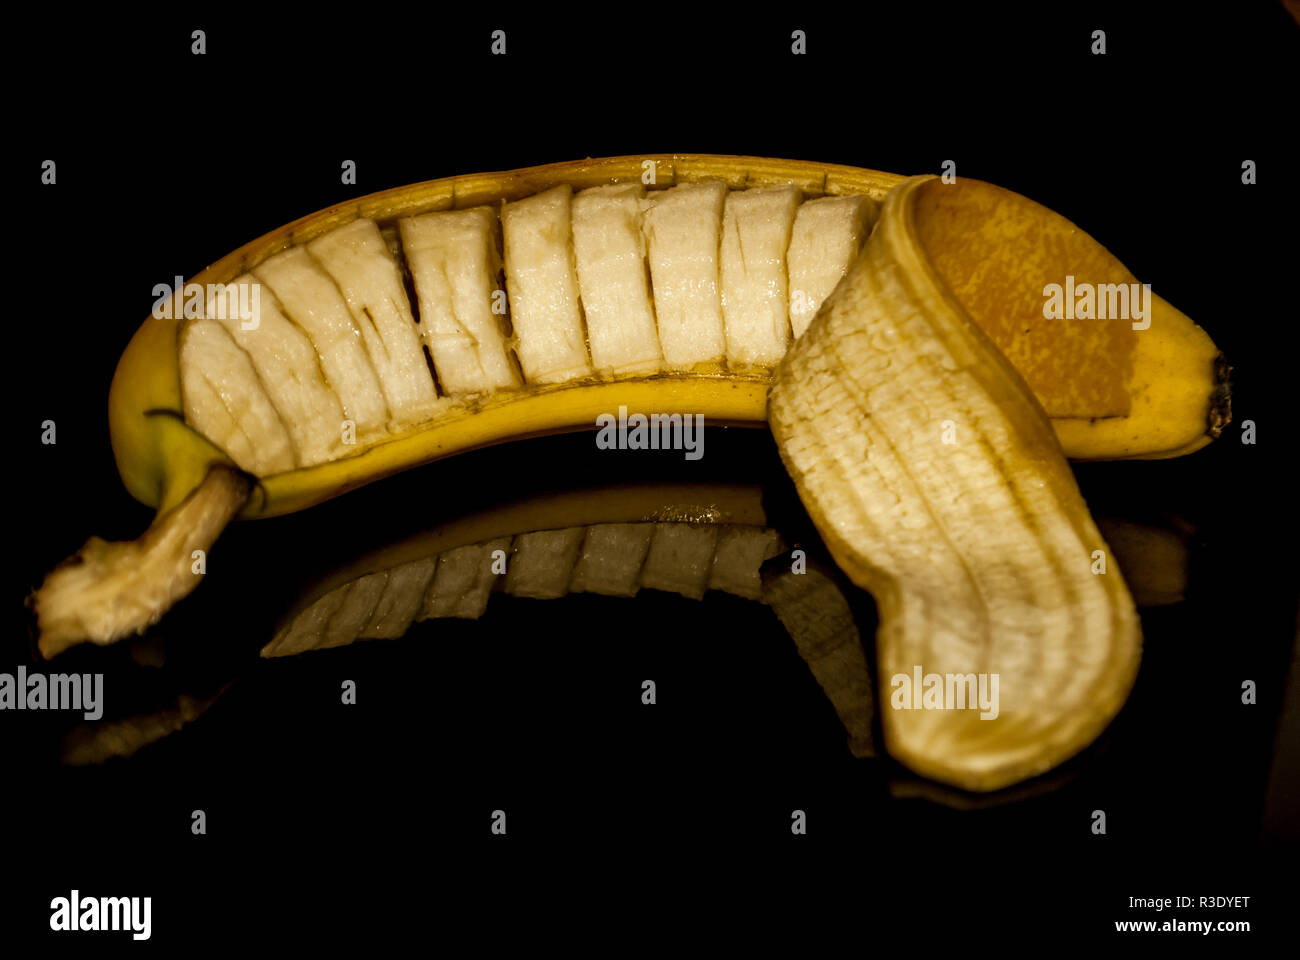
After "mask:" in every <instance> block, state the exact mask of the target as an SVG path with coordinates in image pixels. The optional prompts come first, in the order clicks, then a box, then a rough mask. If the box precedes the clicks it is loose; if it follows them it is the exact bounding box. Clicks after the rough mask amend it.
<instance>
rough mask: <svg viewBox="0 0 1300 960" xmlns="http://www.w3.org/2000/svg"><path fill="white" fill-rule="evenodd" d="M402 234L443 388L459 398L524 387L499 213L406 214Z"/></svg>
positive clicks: (476, 209) (422, 331) (423, 327)
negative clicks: (510, 333) (502, 280)
mask: <svg viewBox="0 0 1300 960" xmlns="http://www.w3.org/2000/svg"><path fill="white" fill-rule="evenodd" d="M400 229H401V236H402V249H403V251H404V252H405V255H406V262H407V265H408V267H409V268H410V271H411V277H412V279H413V281H414V283H415V290H416V296H417V298H418V307H419V311H420V335H421V337H422V338H423V339H424V345H425V346H426V347H428V348H429V354H430V355H431V356H432V357H433V366H434V369H435V370H436V371H437V374H438V384H439V385H440V386H441V387H442V389H443V391H444V392H446V393H447V394H448V395H449V396H456V395H458V394H473V393H491V392H492V391H493V390H504V389H508V388H511V387H517V386H519V384H520V382H521V381H520V378H519V372H518V371H517V370H516V369H515V364H514V360H513V357H512V355H511V353H510V350H509V346H508V344H507V342H506V336H505V332H504V330H503V321H504V319H505V316H506V303H505V296H504V288H503V287H499V286H498V278H499V277H500V275H501V269H502V263H501V255H500V253H499V252H498V247H497V215H496V211H494V210H493V209H492V208H491V207H473V208H471V209H469V210H443V211H439V212H438V213H428V214H424V215H423V216H419V217H407V218H405V219H403V220H401V221H400ZM498 290H500V291H501V295H500V296H498V293H497V291H498Z"/></svg>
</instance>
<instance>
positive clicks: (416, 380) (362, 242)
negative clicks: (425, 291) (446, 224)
mask: <svg viewBox="0 0 1300 960" xmlns="http://www.w3.org/2000/svg"><path fill="white" fill-rule="evenodd" d="M307 251H308V252H309V253H310V254H311V255H312V256H313V257H315V258H316V260H317V261H318V262H319V263H320V265H321V266H322V267H324V268H325V271H326V272H327V273H328V274H329V275H330V276H331V277H333V278H334V280H335V282H336V283H337V284H338V286H339V290H341V291H342V292H343V298H344V299H345V300H346V301H347V304H348V309H350V310H351V311H352V319H353V320H354V321H356V324H357V326H358V327H359V328H360V329H361V335H362V339H363V340H364V341H365V344H366V350H367V352H368V353H369V355H370V362H371V363H372V364H373V365H374V368H375V373H376V374H378V376H379V385H380V387H382V388H383V391H384V397H385V399H386V400H387V401H388V412H389V414H390V415H391V417H392V423H393V425H394V426H401V425H408V424H418V423H424V422H425V421H427V420H431V419H432V418H433V417H434V415H435V414H437V412H438V410H439V407H440V404H439V400H438V391H437V390H436V388H435V387H434V384H433V377H432V376H431V375H430V373H429V366H428V363H427V362H426V361H425V359H424V350H423V348H422V347H421V345H420V335H419V333H418V332H417V331H416V328H415V317H413V316H412V315H411V306H410V304H409V303H408V302H407V299H406V289H405V287H403V285H402V272H401V270H400V269H399V267H398V266H397V261H396V260H394V259H393V254H392V252H391V251H390V250H389V249H388V244H387V243H385V242H384V238H383V236H382V235H381V234H380V232H379V227H378V226H376V224H375V222H374V221H373V220H366V219H361V220H354V221H353V222H352V223H349V224H347V225H345V226H342V227H338V228H336V229H334V230H331V231H330V232H329V233H327V234H325V235H324V236H321V237H317V238H316V239H315V240H313V241H311V242H310V243H308V244H307Z"/></svg>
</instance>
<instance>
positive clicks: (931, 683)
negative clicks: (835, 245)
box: [769, 177, 1141, 792]
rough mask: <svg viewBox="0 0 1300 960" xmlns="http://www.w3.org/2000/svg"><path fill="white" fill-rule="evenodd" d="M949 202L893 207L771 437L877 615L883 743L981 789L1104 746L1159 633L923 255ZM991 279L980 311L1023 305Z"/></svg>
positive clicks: (1044, 436) (831, 309)
mask: <svg viewBox="0 0 1300 960" xmlns="http://www.w3.org/2000/svg"><path fill="white" fill-rule="evenodd" d="M946 189H947V185H945V184H942V183H940V182H939V181H938V180H937V179H936V178H926V177H919V178H914V179H912V180H908V181H906V182H905V183H903V184H901V185H900V186H899V187H897V188H896V189H895V190H894V191H893V192H892V193H891V194H890V196H889V198H888V199H887V200H886V201H885V209H884V211H883V213H882V214H881V219H880V223H879V225H878V226H877V228H876V230H875V232H874V233H873V234H872V236H871V239H870V240H869V241H868V242H867V245H866V248H865V250H864V252H863V254H862V256H861V257H860V258H859V259H858V260H857V261H856V263H855V264H854V265H853V267H852V269H851V270H850V271H849V273H848V275H847V276H846V277H845V279H844V280H843V281H842V282H841V283H840V285H839V286H837V287H836V289H835V292H834V293H833V294H832V295H831V297H830V299H829V300H828V301H827V302H826V304H825V305H824V307H823V309H822V310H821V312H819V313H818V315H817V316H816V318H815V319H814V320H813V322H812V325H811V326H810V327H809V328H808V330H807V332H806V333H805V334H804V336H803V337H801V338H800V339H799V340H798V342H797V343H796V344H795V345H794V347H793V348H792V349H791V350H790V352H789V353H788V354H787V356H786V357H785V359H784V360H783V361H782V363H781V367H780V369H779V370H778V372H777V375H776V380H775V383H774V384H773V387H772V391H771V397H770V406H769V422H770V424H771V428H772V432H773V435H774V436H775V438H776V441H777V446H778V449H779V450H780V453H781V458H782V460H783V461H784V462H785V464H786V468H787V469H788V470H789V472H790V475H791V477H792V478H793V479H794V482H795V486H796V488H797V489H798V491H799V494H800V497H801V499H802V500H803V502H804V506H805V507H806V508H807V509H808V513H809V515H810V516H811V518H812V520H813V522H814V524H815V525H816V527H817V529H818V531H819V532H820V533H821V535H822V538H823V540H824V541H825V542H826V545H827V547H828V548H829V549H830V551H831V554H832V556H833V557H834V558H835V560H836V562H837V564H838V565H839V566H840V568H841V569H842V570H844V571H845V573H846V574H847V575H848V576H849V578H850V579H852V580H853V582H854V583H856V584H858V585H859V586H861V587H862V588H864V589H866V590H869V591H870V592H871V593H872V594H873V595H874V596H875V598H876V601H877V604H878V606H879V610H880V627H879V630H878V633H877V640H876V644H877V664H878V668H879V673H880V690H881V701H882V703H888V704H889V705H890V708H889V709H884V708H883V707H882V714H883V732H884V739H885V748H886V749H887V750H888V752H889V753H890V754H891V755H892V756H894V757H895V758H897V759H899V760H900V761H901V762H902V763H903V764H904V765H906V766H908V767H909V768H910V769H912V770H914V771H916V772H917V773H920V774H922V775H924V776H926V777H929V778H931V779H934V780H938V781H941V782H944V783H949V784H952V785H954V786H958V787H962V788H963V789H966V790H970V791H974V792H985V791H992V790H997V789H1001V788H1003V787H1006V786H1009V785H1011V784H1014V783H1017V782H1019V781H1022V780H1026V779H1029V778H1030V777H1033V776H1035V775H1037V774H1040V773H1042V772H1044V771H1046V770H1048V769H1050V768H1052V767H1054V766H1056V765H1057V764H1059V763H1061V762H1063V761H1064V760H1066V759H1068V758H1069V757H1071V756H1073V755H1074V754H1075V753H1077V752H1078V751H1079V750H1081V749H1082V748H1083V747H1084V746H1086V745H1087V744H1088V743H1090V742H1091V741H1092V740H1093V739H1094V738H1095V737H1096V736H1097V735H1098V734H1099V733H1100V732H1101V730H1102V729H1103V728H1104V727H1105V726H1106V725H1107V724H1108V723H1109V721H1110V720H1111V718H1112V717H1114V715H1115V714H1116V713H1117V712H1118V710H1119V708H1120V707H1121V706H1122V705H1123V704H1124V702H1125V700H1126V698H1127V696H1128V692H1129V689H1130V688H1131V686H1132V684H1133V681H1134V679H1135V677H1136V675H1137V668H1138V661H1139V657H1140V649H1141V631H1140V628H1139V624H1138V619H1137V614H1136V610H1135V608H1134V604H1133V600H1132V598H1131V596H1130V595H1129V592H1128V589H1127V588H1126V586H1125V584H1124V580H1123V577H1122V575H1121V574H1120V572H1119V570H1118V568H1117V567H1114V566H1112V567H1110V568H1107V571H1106V572H1105V573H1104V574H1103V575H1097V572H1096V568H1095V563H1096V560H1097V558H1098V557H1099V556H1102V557H1104V556H1105V555H1107V554H1108V553H1109V550H1108V548H1107V546H1106V544H1105V542H1104V541H1103V540H1102V538H1101V535H1100V534H1099V533H1098V532H1097V528H1096V526H1095V524H1094V523H1093V520H1092V518H1091V516H1090V515H1089V513H1088V510H1087V507H1086V505H1085V504H1084V502H1083V498H1082V497H1081V496H1080V494H1079V488H1078V486H1077V484H1076V483H1075V480H1074V476H1073V474H1072V473H1071V472H1070V469H1069V465H1068V464H1067V463H1066V460H1065V458H1064V456H1063V455H1062V452H1061V447H1060V444H1059V442H1058V441H1057V439H1056V437H1055V436H1054V435H1053V432H1052V429H1051V424H1050V422H1049V421H1048V419H1047V417H1046V416H1045V414H1044V411H1043V407H1042V405H1041V404H1040V402H1039V401H1038V400H1036V398H1035V396H1034V394H1033V393H1032V392H1030V390H1029V388H1028V386H1027V385H1026V383H1025V380H1024V379H1023V378H1022V377H1021V376H1020V375H1019V374H1018V373H1017V372H1016V370H1015V368H1013V367H1012V366H1011V364H1010V362H1009V361H1008V359H1007V358H1006V357H1005V356H1004V355H1003V354H1002V353H1001V352H1000V351H999V350H998V348H997V347H996V346H995V344H994V343H993V341H992V340H991V339H990V337H989V336H988V335H987V334H985V333H984V332H982V331H981V329H980V327H979V326H977V325H976V323H975V322H974V321H973V319H972V317H971V314H970V313H969V312H968V310H967V308H966V307H965V306H964V305H963V302H962V301H961V300H959V299H958V298H957V297H955V296H954V294H953V292H952V289H951V287H950V286H949V285H948V283H947V281H946V280H945V273H944V272H943V271H937V270H934V269H932V268H931V267H930V265H929V264H928V262H927V261H928V252H927V247H926V244H927V240H929V239H932V238H929V237H927V234H926V231H925V230H924V229H922V228H920V227H919V226H918V224H919V222H920V220H921V219H922V215H921V214H920V213H919V211H920V210H922V209H924V208H925V204H926V197H927V195H933V194H935V193H936V191H937V192H938V193H939V194H943V191H944V190H946ZM979 282H980V283H981V285H982V291H983V294H982V296H981V297H977V298H975V299H974V300H973V302H974V303H975V304H976V306H977V308H978V309H980V310H983V311H986V312H987V313H988V314H989V315H991V316H997V315H1000V313H1001V312H1002V311H1003V310H1004V309H1005V310H1010V309H1012V306H1011V305H1010V304H1007V305H1005V306H1004V303H1003V302H1002V299H999V298H1011V297H1014V296H1015V295H1016V288H1015V287H1014V286H1008V285H1005V284H1003V283H1002V280H1001V278H1000V277H998V276H996V275H995V274H991V273H990V274H984V275H981V276H980V280H979ZM990 297H991V298H993V299H987V298H990ZM976 683H978V687H979V698H980V702H979V705H978V707H974V705H973V703H972V701H973V700H974V698H975V695H976V690H975V684H976ZM986 694H989V697H988V702H987V703H986V702H985V697H986Z"/></svg>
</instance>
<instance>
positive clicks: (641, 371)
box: [573, 183, 663, 377]
mask: <svg viewBox="0 0 1300 960" xmlns="http://www.w3.org/2000/svg"><path fill="white" fill-rule="evenodd" d="M644 197H645V188H644V187H642V186H641V185H640V184H627V183H619V184H612V185H609V186H600V187H591V188H589V189H587V190H583V191H582V192H581V193H579V194H578V195H577V196H575V197H574V198H573V250H574V256H575V259H576V261H577V265H578V288H579V290H580V291H581V295H582V309H583V312H584V315H585V317H586V322H587V341H588V343H589V345H590V347H591V364H592V367H593V368H594V369H595V371H596V373H597V374H598V375H600V376H603V377H618V376H638V375H648V374H652V373H658V372H659V370H660V369H662V367H663V353H662V351H661V350H660V348H659V334H658V331H657V330H656V328H655V313H654V306H653V305H652V304H651V302H650V287H649V283H648V282H647V276H646V260H645V239H644V237H643V235H642V227H641V220H642V214H643V212H644V205H645V200H644Z"/></svg>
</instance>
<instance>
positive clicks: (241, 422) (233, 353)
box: [181, 320, 295, 476]
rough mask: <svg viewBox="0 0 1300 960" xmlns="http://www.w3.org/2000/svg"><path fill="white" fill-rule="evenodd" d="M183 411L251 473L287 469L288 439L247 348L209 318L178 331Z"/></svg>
mask: <svg viewBox="0 0 1300 960" xmlns="http://www.w3.org/2000/svg"><path fill="white" fill-rule="evenodd" d="M181 393H182V394H183V395H184V400H185V417H186V419H187V420H189V421H190V422H191V423H192V424H194V427H195V429H197V430H198V431H199V432H201V433H202V434H203V435H204V436H205V437H208V438H210V439H211V440H212V442H213V443H215V444H217V446H219V447H221V449H223V450H225V451H226V453H228V454H229V455H230V458H231V459H232V460H234V461H235V463H237V464H238V465H239V467H240V468H241V469H243V470H247V471H248V472H249V473H252V474H256V475H257V476H266V475H267V474H272V473H280V472H281V471H284V470H292V469H293V468H294V466H295V457H294V453H293V443H292V441H290V439H289V431H288V430H286V429H285V426H284V423H283V422H282V421H281V420H280V415H279V414H278V413H277V412H276V409H275V404H274V403H272V402H271V398H270V397H269V396H268V395H267V393H266V389H265V388H264V387H263V385H262V381H261V380H259V379H258V376H257V371H256V370H255V369H254V368H253V362H252V360H250V359H249V357H248V354H247V353H245V352H244V351H243V350H240V349H239V345H238V344H237V343H235V341H234V339H233V338H232V337H231V336H230V334H229V333H227V332H226V329H225V327H223V326H222V325H221V324H219V323H217V322H216V321H215V320H195V321H193V322H192V323H190V324H189V325H188V326H186V327H185V329H184V331H183V333H182V334H181Z"/></svg>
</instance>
